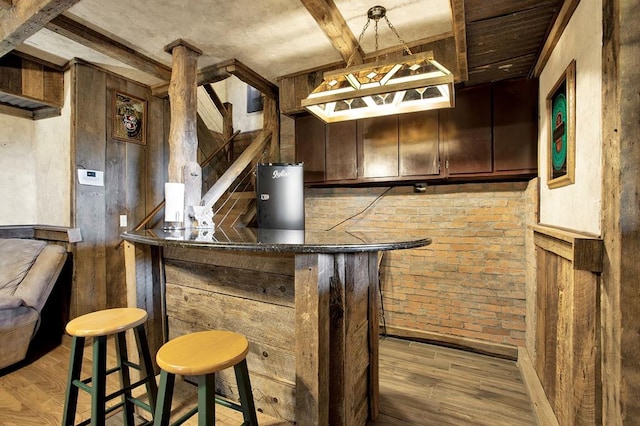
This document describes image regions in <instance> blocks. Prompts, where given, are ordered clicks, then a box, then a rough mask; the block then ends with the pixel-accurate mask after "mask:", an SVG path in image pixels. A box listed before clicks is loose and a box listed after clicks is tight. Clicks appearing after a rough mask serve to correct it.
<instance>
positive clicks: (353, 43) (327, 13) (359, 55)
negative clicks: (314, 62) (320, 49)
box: [300, 0, 462, 65]
mask: <svg viewBox="0 0 640 426" xmlns="http://www.w3.org/2000/svg"><path fill="white" fill-rule="evenodd" d="M300 1H301V2H302V4H303V5H304V7H306V8H307V11H309V13H310V14H311V16H313V19H315V20H316V22H317V23H318V25H319V26H320V29H321V30H322V31H323V32H324V33H325V34H326V35H327V37H328V38H329V40H330V41H331V44H332V45H333V47H334V48H335V49H336V50H337V51H338V52H339V53H340V56H342V59H344V61H345V62H347V63H348V62H349V58H351V56H352V55H353V58H352V59H351V65H359V64H361V63H362V62H363V58H364V52H363V51H362V49H361V48H360V46H358V40H357V39H356V37H355V36H354V35H353V33H352V32H351V29H349V26H348V25H347V21H345V20H344V17H343V16H342V14H341V13H340V11H339V10H338V8H337V7H336V5H335V3H334V2H333V0H300ZM460 1H462V0H460ZM354 52H355V53H354Z"/></svg>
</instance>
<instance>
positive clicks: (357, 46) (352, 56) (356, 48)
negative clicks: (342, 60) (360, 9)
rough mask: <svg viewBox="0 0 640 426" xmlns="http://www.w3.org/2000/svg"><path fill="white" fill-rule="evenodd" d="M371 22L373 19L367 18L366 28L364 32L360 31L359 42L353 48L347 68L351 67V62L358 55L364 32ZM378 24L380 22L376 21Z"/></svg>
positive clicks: (363, 29) (363, 30)
mask: <svg viewBox="0 0 640 426" xmlns="http://www.w3.org/2000/svg"><path fill="white" fill-rule="evenodd" d="M369 22H371V19H367V23H366V24H364V28H362V32H361V33H360V37H358V43H357V44H356V47H355V48H354V49H353V53H351V56H349V60H348V61H347V68H349V67H350V66H351V64H352V63H353V58H354V56H356V53H357V52H358V49H360V42H361V41H362V37H364V32H365V31H367V28H369ZM377 24H378V22H377V21H376V25H377Z"/></svg>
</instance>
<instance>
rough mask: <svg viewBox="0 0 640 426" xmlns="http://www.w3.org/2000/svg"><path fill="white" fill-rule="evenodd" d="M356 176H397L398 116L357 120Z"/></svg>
mask: <svg viewBox="0 0 640 426" xmlns="http://www.w3.org/2000/svg"><path fill="white" fill-rule="evenodd" d="M358 160H359V161H358V168H359V173H358V176H359V177H361V178H378V177H394V176H398V116H397V115H391V116H385V117H375V118H365V119H363V120H358Z"/></svg>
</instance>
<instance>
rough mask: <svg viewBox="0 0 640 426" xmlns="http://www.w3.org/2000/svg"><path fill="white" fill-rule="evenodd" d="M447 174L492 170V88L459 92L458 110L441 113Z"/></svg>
mask: <svg viewBox="0 0 640 426" xmlns="http://www.w3.org/2000/svg"><path fill="white" fill-rule="evenodd" d="M440 126H441V127H440V130H441V134H442V141H443V144H444V150H445V153H446V160H445V167H446V169H447V170H446V173H447V175H449V176H451V175H460V174H473V173H478V174H481V173H490V172H491V171H492V163H493V159H492V140H491V139H492V138H491V87H490V86H480V87H473V88H470V89H463V90H460V91H457V92H456V106H455V108H449V109H443V110H440Z"/></svg>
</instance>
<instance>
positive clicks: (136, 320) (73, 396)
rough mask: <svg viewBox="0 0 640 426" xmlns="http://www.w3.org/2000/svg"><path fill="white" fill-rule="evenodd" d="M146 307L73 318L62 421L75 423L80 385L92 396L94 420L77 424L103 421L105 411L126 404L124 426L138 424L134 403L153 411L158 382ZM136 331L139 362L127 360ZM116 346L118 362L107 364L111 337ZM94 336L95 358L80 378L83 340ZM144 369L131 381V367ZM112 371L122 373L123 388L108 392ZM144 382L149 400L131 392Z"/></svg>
mask: <svg viewBox="0 0 640 426" xmlns="http://www.w3.org/2000/svg"><path fill="white" fill-rule="evenodd" d="M147 317H148V315H147V312H146V311H145V310H144V309H138V308H115V309H105V310H102V311H96V312H91V313H88V314H85V315H82V316H79V317H78V318H75V319H73V320H71V321H70V322H69V323H68V324H67V326H66V327H65V330H66V332H67V333H68V334H70V335H71V336H72V341H71V359H70V361H69V374H68V379H67V389H66V395H65V402H64V411H63V418H62V424H63V425H64V426H70V425H75V424H76V423H75V418H76V414H77V413H76V411H77V408H78V391H79V390H82V391H84V392H87V393H88V394H89V395H90V396H91V419H88V420H85V421H83V422H81V423H79V424H81V425H85V424H88V423H89V422H91V425H96V426H102V425H104V424H105V421H106V417H107V415H108V414H109V413H110V412H112V411H115V410H117V409H118V408H120V407H123V412H122V413H123V416H124V418H123V421H124V425H125V426H134V425H135V418H134V409H135V406H139V407H141V408H144V409H146V410H147V411H149V412H150V413H151V414H153V413H154V412H155V408H156V398H157V394H158V387H157V385H156V380H155V373H154V367H153V362H152V359H151V354H150V352H149V344H148V342H147V337H146V334H145V330H144V323H145V322H146V320H147ZM129 330H132V332H133V334H134V336H135V340H136V345H137V349H138V355H139V360H140V362H139V363H134V362H132V361H130V360H129V356H128V351H127V340H126V333H127V332H128V331H129ZM112 335H113V336H115V338H114V339H113V340H114V341H115V345H116V358H117V365H116V367H113V368H107V339H108V337H109V336H112ZM87 338H91V339H93V343H92V346H93V359H92V374H91V377H88V378H85V379H82V378H81V377H80V376H81V372H82V361H83V358H84V347H85V340H86V339H87ZM131 369H133V370H137V371H139V372H140V379H139V380H137V381H135V382H133V383H132V380H131V379H132V377H131V373H130V370H131ZM112 373H119V375H120V389H119V390H117V391H116V392H113V393H111V394H109V395H107V393H106V382H107V377H108V376H109V375H111V374H112ZM143 385H144V386H145V387H146V390H147V396H148V402H145V401H143V400H141V399H139V398H137V397H134V396H133V394H132V391H133V390H134V389H136V388H138V387H139V386H143ZM116 398H119V399H120V401H121V402H120V403H116V404H111V405H109V407H107V405H108V403H109V401H111V400H113V399H116Z"/></svg>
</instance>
